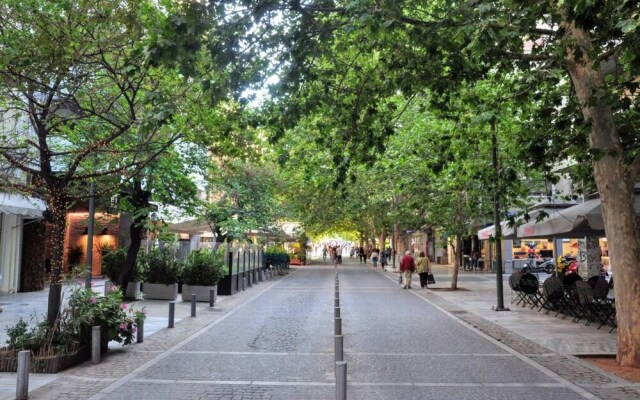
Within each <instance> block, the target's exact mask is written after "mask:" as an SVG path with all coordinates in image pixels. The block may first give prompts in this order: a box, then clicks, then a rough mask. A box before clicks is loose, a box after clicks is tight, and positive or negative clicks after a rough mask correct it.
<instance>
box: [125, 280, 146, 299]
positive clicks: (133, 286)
mask: <svg viewBox="0 0 640 400" xmlns="http://www.w3.org/2000/svg"><path fill="white" fill-rule="evenodd" d="M141 296H142V291H141V290H140V282H129V284H128V285H127V298H128V299H139V298H140V297H141Z"/></svg>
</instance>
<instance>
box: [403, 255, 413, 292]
mask: <svg viewBox="0 0 640 400" xmlns="http://www.w3.org/2000/svg"><path fill="white" fill-rule="evenodd" d="M415 270H416V263H415V261H414V260H413V256H411V250H407V251H406V252H405V253H404V256H402V258H401V259H400V272H402V276H403V278H404V286H403V287H402V288H403V289H411V275H413V272H414V271H415Z"/></svg>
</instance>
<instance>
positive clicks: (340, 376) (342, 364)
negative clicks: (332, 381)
mask: <svg viewBox="0 0 640 400" xmlns="http://www.w3.org/2000/svg"><path fill="white" fill-rule="evenodd" d="M336 400H347V363H346V361H337V362H336Z"/></svg>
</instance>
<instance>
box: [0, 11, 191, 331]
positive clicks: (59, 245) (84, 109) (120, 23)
mask: <svg viewBox="0 0 640 400" xmlns="http://www.w3.org/2000/svg"><path fill="white" fill-rule="evenodd" d="M163 18H164V15H163V14H162V13H161V12H160V11H159V10H158V9H157V8H156V6H155V4H154V2H152V1H145V0H127V1H121V2H108V1H102V0H80V1H73V2H70V1H66V0H56V1H40V0H32V1H27V2H24V1H17V0H3V1H2V2H1V3H0V26H1V27H2V28H1V29H2V35H0V78H1V79H2V85H1V86H0V90H1V93H0V102H1V103H0V104H1V106H2V107H3V108H4V109H5V110H8V112H9V113H10V114H14V115H26V117H27V118H28V124H26V125H24V126H22V125H20V126H18V125H16V126H14V127H13V130H12V131H11V132H8V134H7V136H6V140H4V141H3V143H2V145H1V146H0V157H2V158H3V159H4V161H5V162H6V163H8V164H9V165H11V166H12V167H13V168H16V169H19V170H22V171H24V172H26V173H27V174H29V175H30V176H31V177H32V180H31V183H30V184H28V185H16V184H14V183H11V182H7V181H4V180H3V181H1V184H2V185H7V184H10V185H11V186H12V189H13V190H17V191H20V192H22V193H28V194H32V195H36V196H38V197H41V198H43V199H44V200H45V201H46V202H47V205H48V212H47V215H48V217H49V219H50V221H51V224H52V234H51V237H50V238H49V240H50V242H51V249H52V260H51V264H52V269H51V271H52V273H51V286H50V291H49V303H48V315H47V319H48V322H49V323H50V324H54V322H55V320H56V318H57V316H58V314H59V310H60V306H61V277H62V275H61V273H62V267H63V266H62V262H63V254H64V248H63V246H64V231H65V221H66V212H67V209H68V208H69V206H70V205H71V204H72V203H73V202H74V201H75V200H77V199H79V198H83V197H86V195H85V194H84V192H85V191H86V190H87V189H86V187H85V185H84V182H86V181H87V180H89V179H92V178H99V177H103V176H109V175H119V174H123V175H124V176H125V178H126V177H130V176H132V175H135V174H136V173H137V172H138V171H140V169H142V168H144V167H145V166H146V165H148V164H149V163H150V162H151V161H152V160H154V159H155V158H156V157H157V156H158V155H159V154H161V153H162V152H163V151H165V150H166V149H167V148H168V147H169V146H171V145H172V144H173V143H174V142H175V141H176V140H177V139H178V138H179V137H180V133H179V132H178V133H175V132H173V133H169V134H165V132H164V131H162V130H161V129H160V128H161V127H162V126H163V125H164V124H166V123H167V122H168V121H169V120H170V119H171V117H172V115H173V111H174V102H175V101H176V99H177V98H179V97H180V96H181V90H182V88H181V87H180V86H179V85H178V82H179V81H180V80H181V77H180V76H178V74H177V73H176V71H173V70H170V69H167V68H162V67H152V66H150V65H149V63H148V61H147V60H148V59H147V57H145V49H146V48H147V45H148V44H149V35H148V32H149V30H153V29H154V25H153V24H156V23H158V21H162V20H163Z"/></svg>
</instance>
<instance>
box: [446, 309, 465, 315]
mask: <svg viewBox="0 0 640 400" xmlns="http://www.w3.org/2000/svg"><path fill="white" fill-rule="evenodd" d="M449 312H450V313H451V314H456V315H463V314H469V312H467V311H465V310H452V311H449Z"/></svg>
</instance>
